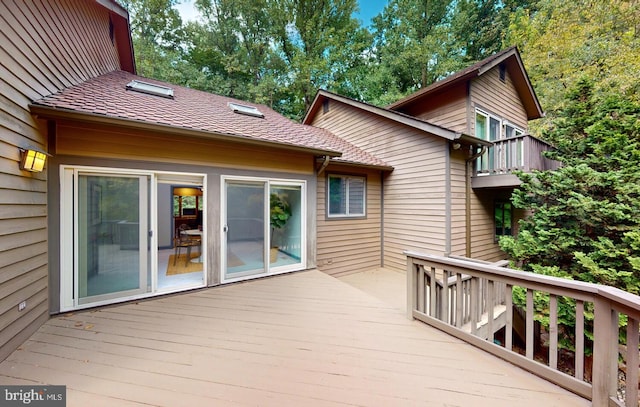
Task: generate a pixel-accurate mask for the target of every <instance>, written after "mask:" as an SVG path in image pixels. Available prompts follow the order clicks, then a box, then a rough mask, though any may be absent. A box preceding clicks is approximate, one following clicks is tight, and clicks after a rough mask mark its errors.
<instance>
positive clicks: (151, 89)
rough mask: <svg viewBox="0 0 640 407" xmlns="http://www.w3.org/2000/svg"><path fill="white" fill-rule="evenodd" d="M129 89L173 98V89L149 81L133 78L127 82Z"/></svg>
mask: <svg viewBox="0 0 640 407" xmlns="http://www.w3.org/2000/svg"><path fill="white" fill-rule="evenodd" d="M127 90H133V91H136V92H141V93H147V94H149V95H154V96H161V97H163V98H169V99H173V89H171V88H168V87H166V86H161V85H156V84H153V83H149V82H142V81H138V80H132V81H131V82H129V83H128V84H127Z"/></svg>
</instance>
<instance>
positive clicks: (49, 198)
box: [0, 0, 392, 358]
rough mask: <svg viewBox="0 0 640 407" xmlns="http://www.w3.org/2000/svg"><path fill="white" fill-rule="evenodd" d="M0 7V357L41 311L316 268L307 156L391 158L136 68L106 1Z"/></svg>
mask: <svg viewBox="0 0 640 407" xmlns="http://www.w3.org/2000/svg"><path fill="white" fill-rule="evenodd" d="M0 12H1V13H0V14H1V17H0V18H2V19H3V24H2V25H0V34H1V35H2V41H0V52H2V67H3V69H2V71H0V73H1V77H0V80H1V81H2V83H3V87H2V89H1V94H2V98H3V100H4V101H5V102H6V103H3V104H2V105H1V110H0V123H1V124H2V126H1V127H0V140H1V144H0V148H1V149H2V150H1V151H2V156H1V157H2V158H1V160H2V161H1V162H2V165H1V167H0V168H1V176H0V177H1V178H0V189H2V195H1V198H0V199H2V201H1V202H2V205H0V223H1V225H0V289H1V290H2V295H1V296H0V358H4V357H6V356H7V355H8V354H9V353H10V352H11V351H12V350H14V349H15V348H16V347H17V346H18V345H19V344H20V343H22V342H23V341H24V339H25V338H27V337H28V336H29V335H30V334H31V333H33V332H34V331H35V330H36V329H37V328H38V327H39V326H40V325H41V324H42V322H43V321H45V320H46V319H47V318H48V317H49V315H50V314H57V313H62V312H67V311H74V310H80V309H86V308H91V307H96V306H100V305H106V304H112V303H116V302H123V301H130V300H136V299H142V298H149V297H153V296H157V295H164V294H168V293H173V292H179V291H185V290H191V289H194V288H202V287H210V286H215V285H220V284H224V283H231V282H235V281H242V280H246V279H250V278H256V277H264V276H270V275H275V274H281V273H287V272H292V271H299V270H308V269H313V268H315V266H316V219H317V214H316V210H317V209H316V208H317V206H318V205H317V202H316V196H317V192H316V190H317V186H316V179H317V176H316V173H317V171H318V168H319V167H320V166H322V165H323V163H325V162H327V161H329V160H331V161H333V162H336V163H340V165H342V166H344V167H346V168H351V167H355V168H360V167H362V168H365V169H366V170H367V171H370V170H371V171H374V172H380V171H382V172H385V171H390V170H392V168H391V167H390V166H389V165H387V164H386V163H385V162H384V161H382V160H380V159H378V158H376V157H374V156H373V155H371V154H370V153H367V152H365V151H364V150H362V149H360V148H358V147H357V146H355V145H353V144H351V143H349V142H347V141H345V140H344V139H341V138H339V137H336V136H335V135H333V134H331V133H330V132H328V131H326V130H324V129H320V128H318V127H313V126H308V125H302V124H299V123H294V122H292V121H291V120H289V119H286V118H285V117H283V116H282V115H280V114H278V113H276V112H275V111H273V110H272V109H270V108H269V107H267V106H264V105H255V104H251V103H247V102H243V101H240V100H236V99H232V98H226V97H221V96H218V95H213V94H210V93H206V92H201V91H196V90H193V89H188V88H184V87H180V86H175V85H173V84H169V83H163V82H159V81H155V80H152V79H147V78H142V77H140V76H137V75H136V74H135V64H134V56H133V49H132V46H131V38H130V34H129V26H128V14H127V12H126V10H124V9H123V8H122V7H120V6H119V5H118V4H117V3H116V2H115V1H112V0H96V1H87V0H65V1H53V0H46V1H42V2H38V3H32V2H14V1H10V0H2V1H0ZM28 149H32V150H34V151H40V152H42V153H45V154H47V155H48V159H47V162H46V164H45V168H44V171H43V172H31V171H28V170H27V169H26V168H25V167H24V166H23V165H22V163H21V158H22V157H23V156H24V154H23V151H26V150H28ZM274 208H276V209H278V210H280V212H279V215H281V216H285V217H284V218H280V221H279V222H278V227H275V226H273V225H274V224H273V223H272V222H271V221H270V220H271V219H270V217H271V216H272V213H274V210H275V209H274Z"/></svg>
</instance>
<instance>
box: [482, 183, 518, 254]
mask: <svg viewBox="0 0 640 407" xmlns="http://www.w3.org/2000/svg"><path fill="white" fill-rule="evenodd" d="M510 196H511V192H510V190H505V191H490V190H487V191H478V192H474V193H472V194H471V242H472V243H471V248H472V249H471V257H472V258H474V259H480V260H485V261H498V260H502V259H504V258H506V255H505V253H504V252H503V251H502V250H500V246H499V245H498V243H497V242H496V239H495V223H494V219H493V210H494V208H493V207H494V202H495V201H497V200H502V201H505V200H508V199H509V197H510ZM516 215H517V213H516ZM516 222H517V219H516Z"/></svg>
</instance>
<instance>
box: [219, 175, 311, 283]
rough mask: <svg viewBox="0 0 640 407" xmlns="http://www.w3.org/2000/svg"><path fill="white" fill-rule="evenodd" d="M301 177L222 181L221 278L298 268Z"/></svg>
mask: <svg viewBox="0 0 640 407" xmlns="http://www.w3.org/2000/svg"><path fill="white" fill-rule="evenodd" d="M304 186H305V184H304V182H302V181H289V180H271V179H256V178H235V179H234V178H228V179H225V180H224V182H223V220H222V222H223V236H222V241H223V249H222V252H223V254H224V256H223V270H224V273H223V281H229V280H236V279H242V278H249V277H251V276H257V275H267V274H274V273H279V272H285V271H293V270H299V269H302V268H303V265H304V264H305V262H306V259H305V254H306V251H305V242H306V240H305V230H306V228H305V225H304V222H303V219H305V213H306V210H305V209H306V208H305V205H304Z"/></svg>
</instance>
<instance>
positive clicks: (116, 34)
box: [95, 0, 136, 74]
mask: <svg viewBox="0 0 640 407" xmlns="http://www.w3.org/2000/svg"><path fill="white" fill-rule="evenodd" d="M95 2H96V3H97V4H99V5H100V6H102V7H104V8H106V9H107V10H109V20H110V23H111V25H112V35H113V40H114V41H115V44H116V46H117V51H118V59H119V60H120V69H122V70H123V71H127V72H131V73H133V74H135V73H136V62H135V57H134V54H133V41H132V39H131V28H130V26H129V12H128V11H127V10H125V9H124V8H123V7H122V6H121V5H119V4H118V3H117V2H116V1H115V0H95Z"/></svg>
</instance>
